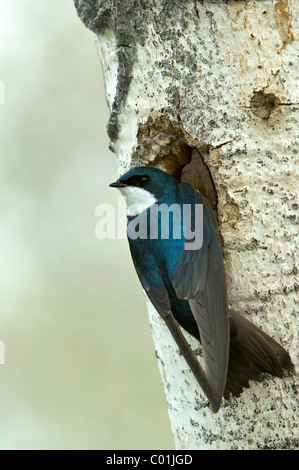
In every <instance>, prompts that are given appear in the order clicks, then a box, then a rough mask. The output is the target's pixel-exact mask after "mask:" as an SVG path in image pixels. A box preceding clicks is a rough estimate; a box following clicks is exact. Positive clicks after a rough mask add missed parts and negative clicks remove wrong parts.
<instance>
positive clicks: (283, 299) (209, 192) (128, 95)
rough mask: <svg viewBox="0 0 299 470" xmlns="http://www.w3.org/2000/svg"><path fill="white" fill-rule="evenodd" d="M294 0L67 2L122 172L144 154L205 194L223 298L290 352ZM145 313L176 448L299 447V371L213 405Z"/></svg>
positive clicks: (293, 324)
mask: <svg viewBox="0 0 299 470" xmlns="http://www.w3.org/2000/svg"><path fill="white" fill-rule="evenodd" d="M297 1H298V0H279V1H273V2H271V1H269V0H265V1H251V0H248V1H246V2H243V1H239V2H237V1H236V2H226V1H225V0H214V1H191V0H190V1H187V0H186V1H179V0H176V1H175V0H173V1H167V0H152V1H145V0H140V1H137V0H131V1H130V0H105V1H101V0H92V1H91V0H75V5H76V7H77V10H78V13H79V15H80V17H81V19H82V20H83V22H84V23H85V25H86V26H87V27H88V28H90V29H91V30H92V31H93V32H94V33H96V35H97V40H98V47H99V51H100V57H101V61H102V65H103V72H104V76H105V82H106V93H107V101H108V105H109V108H110V111H111V114H110V120H109V123H108V134H109V136H110V140H111V149H112V150H113V151H114V152H115V153H116V154H117V157H118V160H119V168H120V173H123V172H124V171H125V170H127V169H129V167H131V166H139V165H144V164H145V165H147V164H150V165H154V166H157V167H159V168H161V169H163V170H165V171H167V172H168V173H170V174H172V175H173V176H174V177H175V178H177V179H178V180H183V181H186V182H190V183H191V184H192V185H193V186H195V187H196V188H197V189H199V190H200V191H201V192H202V193H203V194H204V195H205V196H206V197H207V198H208V200H209V201H210V203H211V204H212V206H213V208H214V210H215V212H216V214H217V217H218V220H219V224H220V231H221V235H222V238H223V250H224V259H225V267H226V275H227V285H228V297H229V301H230V304H231V306H232V307H233V308H234V309H235V310H238V311H240V312H242V314H244V315H245V316H246V317H247V318H249V319H250V320H251V321H252V322H253V323H255V324H256V325H257V326H259V327H261V328H262V329H263V330H264V331H265V332H266V333H268V334H269V335H270V336H272V337H273V338H274V339H276V340H277V341H278V342H280V343H281V345H283V346H284V347H285V349H287V350H289V351H291V352H292V357H293V360H294V362H297V363H298V320H297V318H296V315H297V314H296V300H297V297H296V291H297V286H298V284H296V274H297V267H296V237H297V236H298V214H297V209H298V203H297V196H296V188H297V184H298V183H297V180H296V170H297V169H298V162H297V161H296V160H297V156H298V126H299V119H298V102H299V96H298V94H299V86H298V82H297V83H296V77H298V65H299V62H298V60H297V59H296V56H297V53H298V43H297V44H296V41H295V31H296V29H298V28H297V25H298V18H299V15H298V11H297V14H296V11H295V9H296V5H297V6H298V3H297ZM296 164H297V165H296ZM149 313H150V320H151V324H152V327H153V337H154V341H155V347H156V351H157V357H158V361H159V367H160V371H161V376H162V379H163V382H164V385H165V394H166V398H167V402H168V407H169V416H170V420H171V425H172V431H173V435H174V439H175V442H176V446H177V448H178V449H294V448H297V447H298V446H299V444H298V409H299V402H298V384H297V378H296V375H295V374H291V373H289V374H285V377H284V378H283V379H274V378H272V377H267V378H266V379H265V380H264V381H263V382H260V383H257V382H252V383H251V387H250V389H248V390H246V391H244V392H243V393H242V395H241V397H240V398H233V399H232V400H231V401H225V400H224V402H223V405H222V407H221V409H220V411H219V412H218V414H216V415H213V414H212V413H211V411H210V408H209V407H208V406H207V400H206V398H205V397H204V396H203V394H202V392H201V390H200V389H199V386H198V384H197V382H196V380H195V379H194V378H193V376H192V374H191V372H190V371H189V369H188V367H187V365H186V363H185V361H184V359H183V358H182V357H181V355H180V354H179V351H178V348H177V346H176V345H175V343H174V341H173V340H172V338H171V336H170V333H169V332H168V330H167V328H166V326H165V325H164V323H163V321H162V320H161V319H160V317H159V316H158V314H157V313H156V312H155V311H154V309H153V308H152V307H151V306H149ZM186 337H187V338H188V340H189V341H190V343H191V345H192V347H193V348H194V349H195V350H197V349H198V348H199V345H198V343H197V342H196V341H195V340H193V339H192V338H191V337H189V336H188V335H187V334H186ZM292 348H293V351H292ZM296 348H297V349H296ZM198 351H199V352H198V354H200V348H199V349H198Z"/></svg>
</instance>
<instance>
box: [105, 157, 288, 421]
mask: <svg viewBox="0 0 299 470" xmlns="http://www.w3.org/2000/svg"><path fill="white" fill-rule="evenodd" d="M110 186H111V187H113V188H117V189H119V190H120V191H121V193H122V195H123V196H124V197H125V199H126V205H127V236H128V242H129V247H130V252H131V256H132V260H133V263H134V266H135V270H136V273H137V275H138V278H139V280H140V283H141V285H142V288H143V290H144V291H145V293H146V295H147V297H148V298H149V300H150V302H151V303H152V305H153V306H154V308H155V309H156V310H157V312H158V313H159V315H160V316H161V317H162V319H163V320H164V321H165V323H166V325H167V327H168V329H169V331H170V333H171V334H172V336H173V338H174V340H175V342H176V343H177V346H178V348H179V350H180V352H181V354H182V355H183V357H184V359H185V361H186V363H187V364H188V366H189V367H190V369H191V371H192V373H193V374H194V376H195V378H196V380H197V382H198V383H199V385H200V387H201V389H202V391H203V392H204V394H205V396H206V397H207V399H208V401H209V404H210V407H211V410H212V412H213V413H217V412H218V411H219V408H220V406H221V404H222V400H223V398H224V399H227V400H229V399H230V397H231V396H237V397H238V396H240V394H241V393H242V391H243V390H244V388H248V387H250V384H249V381H250V380H261V378H262V376H263V375H262V374H264V373H267V374H271V375H273V376H278V377H283V369H287V370H293V364H292V362H291V360H290V357H289V354H288V353H287V351H286V350H285V349H284V348H283V347H282V346H280V345H279V344H278V343H277V342H276V341H275V340H274V339H272V338H271V337H270V336H269V335H267V334H266V333H265V332H264V331H263V330H262V329H261V328H259V327H257V326H256V325H254V324H253V323H252V322H250V321H249V320H248V319H247V318H245V316H244V315H242V314H241V313H239V312H237V311H236V310H234V309H232V308H230V306H229V303H228V294H227V286H226V279H225V266H224V260H223V250H222V243H221V238H220V233H219V227H218V222H217V219H216V216H215V213H214V211H213V210H212V208H211V206H210V205H209V203H208V201H207V200H206V199H205V198H204V197H203V196H202V194H200V192H199V191H197V190H196V189H195V188H193V187H192V186H190V185H189V184H188V183H180V182H178V181H177V180H176V179H174V178H173V177H172V176H171V175H169V174H168V173H167V172H165V171H163V170H160V169H159V168H156V167H151V166H138V167H135V168H131V169H130V170H129V171H127V172H126V173H125V174H123V175H122V176H121V177H120V178H119V179H118V180H117V181H115V182H114V183H112V184H110ZM186 208H188V210H187V209H186ZM199 208H201V210H199ZM184 215H186V216H185V217H184ZM188 215H189V216H188ZM196 238H197V240H196ZM182 329H183V330H185V331H187V332H188V333H189V334H190V335H192V336H193V337H195V338H196V339H197V340H198V341H199V342H200V343H201V346H202V355H203V365H204V367H202V366H201V364H200V362H199V361H198V359H197V357H196V355H195V354H194V352H193V351H192V349H191V347H190V345H189V343H188V341H187V339H186V337H185V335H184V334H183V331H182Z"/></svg>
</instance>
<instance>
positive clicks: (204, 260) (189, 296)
mask: <svg viewBox="0 0 299 470" xmlns="http://www.w3.org/2000/svg"><path fill="white" fill-rule="evenodd" d="M180 188H181V191H182V192H183V194H182V196H183V198H182V199H183V200H190V194H188V198H186V195H185V194H184V193H185V192H186V191H189V192H190V191H193V201H194V202H195V203H200V204H203V245H202V247H201V248H200V249H199V250H194V251H193V250H185V249H184V250H183V251H182V254H181V257H180V260H179V264H178V268H177V270H176V272H175V273H174V275H173V276H172V278H171V281H172V285H173V287H174V289H175V291H176V294H177V296H178V297H179V298H180V299H186V300H188V302H189V305H190V308H191V311H192V314H193V316H194V319H195V320H196V323H197V326H198V329H199V333H200V338H201V343H202V346H203V355H204V362H205V371H206V377H207V381H208V383H209V385H210V388H211V390H212V392H213V394H214V403H216V407H218V408H219V406H220V404H221V399H222V396H223V393H224V389H225V383H226V376H227V367H228V356H229V318H228V302H227V293H226V283H225V274H224V266H223V260H222V249H221V242H220V237H219V233H218V226H217V221H216V218H215V216H214V214H213V212H212V209H211V208H210V207H209V205H208V203H207V202H206V200H205V199H204V198H203V197H202V196H201V195H200V194H199V193H198V192H197V191H196V190H193V188H191V187H190V186H187V188H186V187H185V185H183V184H182V185H180Z"/></svg>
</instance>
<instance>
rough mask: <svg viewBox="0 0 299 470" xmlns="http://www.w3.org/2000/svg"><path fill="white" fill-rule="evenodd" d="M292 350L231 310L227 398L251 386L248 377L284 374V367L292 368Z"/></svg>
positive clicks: (280, 375)
mask: <svg viewBox="0 0 299 470" xmlns="http://www.w3.org/2000/svg"><path fill="white" fill-rule="evenodd" d="M293 368H294V367H293V364H292V362H291V359H290V356H289V354H288V353H287V352H286V351H285V350H284V349H283V348H282V347H281V346H280V345H279V344H278V343H277V342H276V341H275V340H274V339H272V338H271V337H270V336H268V335H267V334H266V333H264V332H263V331H262V330H261V329H260V328H258V327H257V326H255V325H254V324H253V323H251V322H250V321H248V320H247V319H246V318H245V317H243V316H242V315H240V314H239V313H237V312H235V311H234V310H231V311H230V352H229V364H228V373H227V380H226V387H225V392H224V398H226V399H229V397H230V395H236V396H239V395H240V393H241V392H242V391H243V389H244V388H247V387H249V380H260V379H261V378H262V377H261V374H263V373H267V374H271V375H274V376H277V377H282V376H283V369H288V370H293Z"/></svg>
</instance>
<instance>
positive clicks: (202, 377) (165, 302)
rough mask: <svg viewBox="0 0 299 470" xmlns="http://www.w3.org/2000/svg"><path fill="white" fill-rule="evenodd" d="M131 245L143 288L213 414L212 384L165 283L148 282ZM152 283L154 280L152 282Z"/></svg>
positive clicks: (214, 409)
mask: <svg viewBox="0 0 299 470" xmlns="http://www.w3.org/2000/svg"><path fill="white" fill-rule="evenodd" d="M129 245H130V250H131V255H132V259H133V262H134V266H135V269H136V272H137V275H138V277H139V280H140V282H141V285H142V287H143V288H144V290H145V292H146V294H147V296H148V298H149V300H150V301H151V303H152V304H153V306H154V307H155V309H156V310H157V312H158V313H159V314H160V316H161V317H162V318H163V319H164V321H165V323H166V325H167V326H168V329H169V330H170V332H171V334H172V336H173V338H174V340H175V341H176V343H177V345H178V347H179V349H180V351H181V353H182V355H183V357H184V359H185V361H186V362H187V364H188V365H189V367H190V369H191V370H192V372H193V374H194V376H195V378H196V380H197V381H198V383H199V385H200V386H201V388H202V390H203V392H204V393H205V395H206V396H207V398H208V400H209V401H210V403H211V408H212V411H213V412H217V411H218V409H219V406H218V404H217V403H216V402H215V399H214V393H213V391H212V390H211V387H210V384H209V382H208V380H207V377H206V374H205V372H204V370H203V369H202V367H201V365H200V364H199V362H198V360H197V357H196V356H195V354H194V353H193V351H192V349H191V347H190V345H189V344H188V342H187V341H186V339H185V337H184V335H183V333H182V331H181V329H180V327H179V325H178V323H177V321H176V320H175V318H174V316H173V314H172V312H171V306H170V301H169V296H168V292H167V289H166V287H165V285H164V283H163V280H162V279H161V277H160V278H156V279H155V281H156V282H148V280H147V279H146V278H145V277H144V275H143V273H142V271H141V269H140V268H139V265H138V260H137V257H136V251H135V249H134V242H133V241H132V240H130V239H129ZM151 281H152V280H151Z"/></svg>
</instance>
